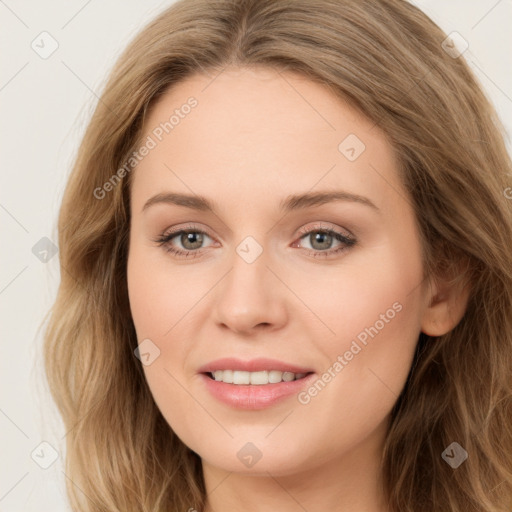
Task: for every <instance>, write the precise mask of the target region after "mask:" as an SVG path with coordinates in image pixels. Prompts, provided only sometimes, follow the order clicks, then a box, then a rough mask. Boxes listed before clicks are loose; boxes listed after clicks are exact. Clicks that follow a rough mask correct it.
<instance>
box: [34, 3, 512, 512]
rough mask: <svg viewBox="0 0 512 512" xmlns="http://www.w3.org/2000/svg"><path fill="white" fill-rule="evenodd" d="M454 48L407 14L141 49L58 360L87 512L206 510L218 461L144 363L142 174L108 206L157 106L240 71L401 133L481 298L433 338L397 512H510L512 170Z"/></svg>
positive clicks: (308, 11)
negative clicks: (138, 221)
mask: <svg viewBox="0 0 512 512" xmlns="http://www.w3.org/2000/svg"><path fill="white" fill-rule="evenodd" d="M445 38H446V35H445V34H444V33H443V32H442V31H441V29H440V28H438V27H437V26H436V25H435V24H434V23H433V22H432V21H431V20H430V19H429V18H428V17H427V16H426V15H425V14H423V13H422V12H421V11H420V10H419V9H418V8H416V7H414V6H412V5H410V4H409V3H407V2H405V1H401V0H279V1H276V0H181V1H179V2H177V3H176V4H174V5H172V6H171V7H170V8H168V9H167V10H165V11H164V12H163V13H162V14H160V15H159V16H158V17H157V18H156V19H155V20H154V21H152V22H151V23H149V24H148V25H147V27H146V28H145V29H144V30H143V31H142V32H141V33H140V34H138V35H137V36H136V37H135V39H134V40H133V41H132V42H131V43H130V45H129V46H128V48H127V49H126V50H125V51H124V53H123V54H122V56H121V57H120V59H119V60H118V62H117V64H116V65H115V67H114V69H113V70H112V73H111V75H110V77H109V79H108V81H107V83H106V85H105V88H104V91H103V93H102V95H101V99H100V101H99V102H98V104H97V107H96V109H95V112H94V115H93V117H92V119H91V121H90V124H89V126H88V128H87V131H86V133H85V136H84V138H83V141H82V144H81V146H80V148H79V151H78V155H77V158H76V162H75V164H74V168H73V170H72V173H71V175H70V178H69V181H68V184H67V187H66V190H65V195H64V199H63V202H62V207H61V210H60V215H59V221H58V229H59V246H60V268H61V282H60V288H59V290H58V296H57V299H56V302H55V304H54V306H53V308H52V310H51V316H50V321H49V324H48V328H47V330H46V332H45V345H44V351H45V352H44V353H45V367H46V371H47V377H48V381H49V385H50V389H51V392H52V394H53V397H54V399H55V401H56V404H57V406H58V408H59V410H60V413H61V415H62V417H63V420H64V423H65V426H66V432H67V435H66V438H65V439H66V452H67V455H66V468H65V469H66V475H67V476H68V477H69V478H68V479H67V480H66V482H67V490H68V495H69V498H70V500H71V502H72V504H73V509H74V510H77V511H83V512H93V511H94V512H99V511H107V510H108V511H109V512H113V511H119V512H131V511H138V512H140V511H148V512H149V511H152V512H153V511H160V510H161V511H164V510H165V511H169V510H173V511H178V510H183V511H185V510H189V509H190V508H195V509H196V510H198V511H201V510H202V509H203V507H204V504H205V499H206V497H205V486H204V482H203V478H202V471H201V461H200V458H199V457H198V455H197V454H195V453H193V452H192V451H191V450H190V449H188V448H187V447H186V446H185V445H184V444H183V443H182V442H181V441H180V440H179V439H178V438H177V436H176V435H175V434H174V433H173V431H172V430H171V428H170V427H169V425H168V424H167V423H166V421H165V420H164V418H163V416H162V415H161V413H160V411H159V410H158V408H157V406H156V405H155V402H154V400H153V398H152V396H151V393H150V391H149V388H148V386H147V383H146V381H145V378H144V374H143V371H142V369H141V364H140V361H139V360H138V359H137V358H136V357H135V356H134V349H135V348H136V347H137V343H138V340H137V339H136V334H135V329H134V326H133V322H132V319H131V313H130V308H129V303H128V295H127V282H126V258H127V251H128V243H129V238H128V229H129V223H130V210H129V195H130V183H131V174H127V175H126V176H125V177H123V178H122V180H121V183H120V184H119V185H117V186H115V187H113V190H111V191H110V192H109V195H108V197H106V198H103V199H98V198H97V194H96V195H95V194H94V190H95V189H97V188H98V187H102V186H103V185H104V184H105V183H106V182H108V181H109V180H110V179H111V177H112V176H113V175H114V174H116V173H117V172H118V170H119V169H120V168H121V167H122V166H123V164H124V163H125V162H126V161H127V158H129V155H130V154H131V153H132V152H133V151H134V149H136V148H137V145H138V143H139V142H140V140H139V139H140V137H141V133H142V127H143V122H144V118H145V116H146V114H147V113H148V109H149V108H150V107H151V106H152V105H153V104H154V101H155V99H156V98H158V97H159V96H161V94H162V93H163V92H165V91H166V90H167V89H168V88H169V87H171V86H172V85H173V84H176V83H177V82H179V81H180V80H183V79H185V78H186V77H187V76H190V75H192V74H194V73H204V72H209V73H211V74H212V75H214V74H215V73H218V72H220V71H221V70H222V69H223V67H225V66H226V65H230V64H232V65H236V66H253V65H254V66H256V65H263V66H267V67H272V68H274V69H277V70H279V71H285V70H290V71H294V72H298V73H301V74H302V75H303V76H305V77H307V78H309V79H311V80H314V81H316V82H318V83H321V84H323V85H325V87H328V88H329V89H330V90H331V91H333V92H335V93H336V94H337V95H339V97H340V99H342V100H344V101H348V102H350V103H351V104H352V105H355V106H356V107H357V108H358V109H360V111H361V112H363V113H364V114H365V115H366V116H367V117H368V118H370V119H371V120H373V121H374V122H375V125H376V126H379V127H380V128H381V129H382V130H384V132H385V133H386V134H387V135H388V136H389V138H390V140H391V142H392V144H393V146H394V149H395V150H396V154H397V155H398V159H399V162H400V169H399V171H400V174H401V178H402V180H403V183H404V186H405V187H406V189H407V190H408V192H409V195H410V200H411V203H412V204H413V206H414V209H415V213H416V217H417V222H418V226H419V228H420V232H421V237H422V244H423V256H424V264H425V272H426V273H427V275H434V276H436V275H448V276H451V277H452V278H453V279H460V280H464V281H467V282H470V283H471V290H472V291H471V296H470V299H469V303H468V307H467V311H466V313H465V315H464V317H463V318H462V320H461V322H460V323H459V324H458V325H457V326H456V327H455V328H454V329H453V330H452V331H451V332H449V333H448V334H446V335H444V336H440V337H438V338H431V337H429V336H427V335H425V334H423V333H422V334H420V336H419V340H418V345H417V351H416V356H415V359H414V363H413V365H412V368H411V371H410V374H409V378H408V380H407V383H406V386H405V388H404V390H403V392H402V394H401V395H400V397H399V399H398V401H397V403H396V405H395V407H394V408H393V411H392V421H391V426H390V430H389V434H388V436H387V440H386V446H385V450H384V458H383V474H384V482H385V489H386V492H387V497H388V500H389V507H390V510H391V511H392V512H413V511H414V512H421V511H428V512H447V511H452V512H484V511H485V512H505V511H507V512H509V511H510V508H511V506H512V201H511V200H510V196H511V195H512V189H510V185H511V183H510V180H511V161H510V157H509V155H508V153H507V150H506V147H505V144H504V140H503V133H504V129H503V127H502V125H501V124H500V121H499V120H498V118H497V115H496V113H495V111H494V109H493V107H492V106H491V104H490V102H489V101H488V99H487V98H486V97H485V95H484V94H483V92H482V91H481V89H480V87H479V85H478V84H477V82H476V80H475V78H474V76H473V74H472V72H471V71H470V69H469V68H468V65H467V64H466V62H465V61H464V58H463V57H458V58H454V56H453V55H449V53H447V52H445V51H444V49H443V47H442V42H443V41H444V39H445ZM198 108H200V106H199V107H198ZM507 191H508V193H507ZM139 341H140V340H139ZM454 441H456V442H458V443H459V444H460V445H461V446H462V447H463V448H464V449H465V450H466V451H467V452H468V455H469V456H468V458H467V460H466V461H465V462H464V463H463V464H462V465H461V466H460V467H458V468H457V469H452V468H451V467H450V466H449V465H448V464H447V463H446V462H445V461H444V460H443V458H442V456H441V454H442V452H443V450H445V448H446V447H447V446H449V445H450V444H451V443H452V442H454Z"/></svg>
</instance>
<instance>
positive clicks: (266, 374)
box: [204, 370, 313, 386]
mask: <svg viewBox="0 0 512 512" xmlns="http://www.w3.org/2000/svg"><path fill="white" fill-rule="evenodd" d="M312 373H313V372H305V373H293V372H286V371H285V372H283V371H279V370H262V371H256V372H249V371H243V370H215V371H212V372H205V373H204V375H206V376H207V377H209V378H210V379H211V380H215V381H217V382H224V383H226V384H235V385H238V386H247V385H252V386H265V385H269V384H279V383H281V382H292V381H295V380H301V379H304V378H306V377H307V376H308V375H311V374H312Z"/></svg>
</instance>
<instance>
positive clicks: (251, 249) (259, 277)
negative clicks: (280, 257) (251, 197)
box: [215, 236, 286, 332]
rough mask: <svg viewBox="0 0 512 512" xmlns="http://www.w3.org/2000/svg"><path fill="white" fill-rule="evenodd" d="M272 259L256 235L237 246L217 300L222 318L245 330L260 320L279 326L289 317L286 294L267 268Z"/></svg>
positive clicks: (220, 320) (231, 325) (218, 315)
mask: <svg viewBox="0 0 512 512" xmlns="http://www.w3.org/2000/svg"><path fill="white" fill-rule="evenodd" d="M269 263H270V262H269V253H268V249H266V248H264V247H263V245H262V243H260V242H258V241H257V240H256V238H254V237H252V236H247V237H245V238H244V239H243V240H242V241H241V242H240V243H239V244H238V245H237V246H236V247H235V250H234V251H233V253H232V255H231V257H230V267H231V270H230V272H229V273H228V274H227V275H226V277H225V279H224V280H223V281H224V282H223V283H222V285H221V286H220V287H219V291H218V295H217V297H216V299H217V300H216V301H215V302H216V316H217V321H218V322H221V323H223V324H225V325H226V326H228V327H230V328H231V329H233V330H235V331H239V332H241V331H248V330H251V329H252V328H254V327H256V326H257V325H260V324H265V325H269V326H270V325H272V326H274V327H277V326H278V325H280V324H282V323H283V322H284V321H285V317H286V311H285V307H284V303H283V299H284V297H283V295H282V290H280V287H279V283H278V280H277V279H276V278H275V276H274V275H273V274H272V272H270V270H269V269H268V268H267V265H268V264H269ZM272 280H273V281H276V282H275V283H272V282H271V281H272Z"/></svg>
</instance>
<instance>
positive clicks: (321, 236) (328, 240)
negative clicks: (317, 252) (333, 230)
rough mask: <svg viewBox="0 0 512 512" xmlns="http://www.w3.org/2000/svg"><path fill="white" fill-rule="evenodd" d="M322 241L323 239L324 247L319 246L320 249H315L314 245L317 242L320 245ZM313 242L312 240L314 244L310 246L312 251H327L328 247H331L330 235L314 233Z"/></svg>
mask: <svg viewBox="0 0 512 512" xmlns="http://www.w3.org/2000/svg"><path fill="white" fill-rule="evenodd" d="M318 239H319V240H318ZM322 239H323V242H324V245H321V246H320V247H315V243H316V242H317V241H319V242H320V244H322ZM313 240H314V242H313V243H312V244H311V246H312V247H313V248H314V249H328V248H329V246H330V245H331V241H332V235H329V233H316V234H314V235H313ZM326 241H327V244H326V243H325V242H326Z"/></svg>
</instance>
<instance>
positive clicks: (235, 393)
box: [201, 373, 315, 410]
mask: <svg viewBox="0 0 512 512" xmlns="http://www.w3.org/2000/svg"><path fill="white" fill-rule="evenodd" d="M314 375H315V374H314V373H311V374H309V375H307V376H306V377H303V378H302V379H299V380H292V381H290V382H279V383H277V384H261V385H255V384H252V385H251V384H227V383H226V382H222V381H217V380H214V379H211V378H210V377H209V376H208V375H205V374H201V378H202V379H203V381H204V383H205V385H206V388H207V389H208V391H209V392H210V393H211V394H212V395H213V396H214V397H215V398H217V400H220V401H221V402H223V403H225V404H227V405H230V406H232V407H235V408H237V409H252V410H255V409H265V408H266V407H270V406H272V405H274V404H277V403H278V402H281V401H282V400H285V399H286V398H289V397H290V396H292V395H297V394H298V393H299V392H300V391H301V389H303V388H304V387H305V386H307V385H308V384H309V382H310V381H311V379H312V378H313V377H314Z"/></svg>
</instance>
